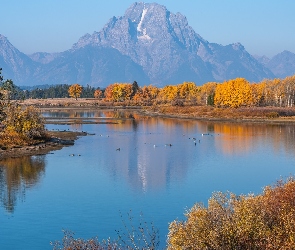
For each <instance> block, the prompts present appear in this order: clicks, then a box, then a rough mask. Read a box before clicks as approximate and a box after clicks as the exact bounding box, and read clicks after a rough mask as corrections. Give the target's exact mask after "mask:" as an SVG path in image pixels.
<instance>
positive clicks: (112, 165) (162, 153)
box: [0, 110, 295, 250]
mask: <svg viewBox="0 0 295 250" xmlns="http://www.w3.org/2000/svg"><path fill="white" fill-rule="evenodd" d="M44 116H45V117H54V119H52V120H51V123H53V124H48V125H47V128H48V129H49V130H52V129H54V130H73V131H75V130H77V131H87V132H88V133H89V135H88V136H83V137H81V138H79V139H78V140H77V141H76V142H75V145H74V146H71V147H65V148H63V149H61V150H58V151H54V152H51V153H50V154H47V155H43V156H33V157H22V158H17V159H6V160H0V232H1V233H0V248H1V249H30V250H34V249H38V250H39V249H52V246H51V245H50V241H55V240H61V239H62V237H63V232H62V230H70V231H73V232H74V233H75V237H82V238H91V237H94V236H98V238H99V239H106V238H108V237H111V238H114V239H115V238H116V237H117V233H116V231H115V230H121V232H126V230H125V227H124V223H125V224H127V227H129V228H131V225H130V223H131V224H132V225H133V226H135V227H137V226H138V221H139V220H140V218H142V219H143V220H144V221H146V222H148V223H153V225H154V226H155V227H156V228H157V229H158V230H159V236H160V248H164V247H165V244H166V235H167V233H168V225H169V223H170V222H172V221H173V220H175V219H184V218H185V217H184V215H183V214H184V213H185V211H187V209H189V208H190V207H192V206H193V204H194V203H196V202H203V203H205V204H207V201H208V199H209V198H210V197H211V195H212V193H213V192H214V191H223V192H225V191H231V192H233V193H235V194H248V193H254V194H258V193H261V192H262V190H263V187H264V186H266V185H270V184H274V183H275V182H276V181H277V180H279V179H280V178H287V177H288V176H290V175H292V174H294V172H295V150H294V149H295V146H294V143H295V126H294V125H268V124H258V123H256V124H250V123H247V124H241V123H224V122H222V123H221V122H208V121H194V120H180V119H170V118H161V117H148V116H141V115H138V114H136V113H132V111H128V112H124V111H122V112H121V111H115V112H114V111H91V110H90V111H70V112H45V113H44ZM60 118H62V119H65V118H66V119H65V120H63V121H64V123H65V124H64V125H62V124H58V125H56V124H54V120H55V119H60ZM81 118H85V123H88V124H77V123H75V119H80V120H81ZM128 214H129V215H131V216H132V217H133V219H132V221H131V222H130V220H129V215H128Z"/></svg>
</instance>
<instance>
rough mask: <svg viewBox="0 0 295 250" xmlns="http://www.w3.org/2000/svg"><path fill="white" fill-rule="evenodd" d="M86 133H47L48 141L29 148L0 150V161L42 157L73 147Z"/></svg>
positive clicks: (19, 147) (18, 147)
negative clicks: (34, 156)
mask: <svg viewBox="0 0 295 250" xmlns="http://www.w3.org/2000/svg"><path fill="white" fill-rule="evenodd" d="M86 135H87V133H86V132H73V131H48V139H47V140H46V141H44V142H40V143H36V144H35V145H29V146H22V147H21V146H17V147H12V148H7V149H4V148H3V149H1V148H0V160H1V159H6V158H16V157H22V156H33V155H44V154H48V153H50V152H52V151H55V150H60V149H62V148H63V147H66V146H71V145H74V143H75V140H77V139H78V138H79V137H81V136H86Z"/></svg>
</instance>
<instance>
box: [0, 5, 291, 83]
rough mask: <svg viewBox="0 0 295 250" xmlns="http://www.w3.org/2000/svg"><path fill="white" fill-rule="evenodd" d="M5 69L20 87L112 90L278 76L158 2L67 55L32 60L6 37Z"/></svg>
mask: <svg viewBox="0 0 295 250" xmlns="http://www.w3.org/2000/svg"><path fill="white" fill-rule="evenodd" d="M3 41H4V42H3ZM0 66H1V67H2V68H3V74H4V75H5V77H6V78H12V79H14V80H15V83H16V84H18V85H40V84H60V83H67V84H72V83H77V82H78V83H80V84H83V85H85V84H90V85H92V86H97V87H98V86H99V87H106V86H107V85H109V84H111V83H114V82H133V81H134V80H136V81H137V82H138V83H139V84H140V85H148V84H153V85H158V86H163V85H165V84H177V83H182V82H183V81H193V82H195V83H196V84H198V85H200V84H203V83H205V82H208V81H224V80H227V79H232V78H236V77H244V78H246V79H248V80H249V81H260V80H262V79H264V78H274V77H275V75H274V74H273V72H271V71H270V70H269V69H268V68H267V66H268V65H263V63H261V62H259V61H258V60H256V59H255V58H254V57H253V56H251V55H250V54H249V53H248V52H247V51H246V50H245V48H244V47H243V46H242V45H241V44H240V43H233V44H230V45H227V46H222V45H219V44H214V43H209V42H208V41H206V40H205V39H203V38H202V37H201V36H200V35H198V34H197V33H196V32H195V31H194V30H193V29H192V28H191V27H190V26H189V24H188V22H187V19H186V18H185V17H184V16H183V15H181V14H180V13H176V14H174V13H171V12H169V11H168V10H167V9H166V7H164V6H162V5H159V4H156V3H151V4H145V3H134V4H133V5H131V6H130V7H129V8H128V9H127V10H126V12H125V14H124V16H121V17H113V18H111V19H110V20H109V22H108V23H107V24H106V25H105V27H104V28H103V29H102V30H101V31H99V32H94V33H93V34H92V35H90V34H86V35H84V36H83V37H81V38H80V39H79V41H78V42H77V43H75V44H74V45H73V46H72V48H71V49H69V50H67V51H65V52H61V53H53V54H50V53H35V54H33V55H31V56H27V55H24V54H23V53H21V52H19V51H18V50H17V49H15V48H14V47H13V46H12V45H11V44H10V43H9V42H8V40H7V39H6V38H5V37H3V36H1V38H0ZM294 73H295V72H294Z"/></svg>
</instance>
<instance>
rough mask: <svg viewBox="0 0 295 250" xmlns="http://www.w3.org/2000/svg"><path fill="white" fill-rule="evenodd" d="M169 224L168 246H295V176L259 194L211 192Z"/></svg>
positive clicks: (283, 247)
mask: <svg viewBox="0 0 295 250" xmlns="http://www.w3.org/2000/svg"><path fill="white" fill-rule="evenodd" d="M185 216H186V220H185V221H173V222H172V223H171V224H170V225H169V234H168V249H216V250H218V249H220V250H221V249H295V179H293V178H290V179H289V180H288V181H287V182H283V181H279V182H278V183H277V184H276V185H275V186H268V187H266V188H265V189H264V191H263V193H262V194H261V195H257V196H254V195H253V194H250V195H240V196H237V195H235V194H232V193H221V192H217V193H214V194H213V196H212V198H210V200H209V202H208V207H205V206H204V205H203V204H200V203H199V204H195V205H194V206H193V207H192V208H191V209H190V210H189V211H188V212H187V213H186V214H185Z"/></svg>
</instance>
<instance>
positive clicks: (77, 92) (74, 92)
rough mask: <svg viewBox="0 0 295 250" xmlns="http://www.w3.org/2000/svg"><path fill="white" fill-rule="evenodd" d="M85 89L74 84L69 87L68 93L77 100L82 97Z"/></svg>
mask: <svg viewBox="0 0 295 250" xmlns="http://www.w3.org/2000/svg"><path fill="white" fill-rule="evenodd" d="M82 90H83V87H82V86H81V85H79V84H77V83H76V84H73V85H71V86H70V87H69V89H68V93H69V96H70V97H74V98H75V99H76V100H77V98H79V97H80V96H81V93H82Z"/></svg>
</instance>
